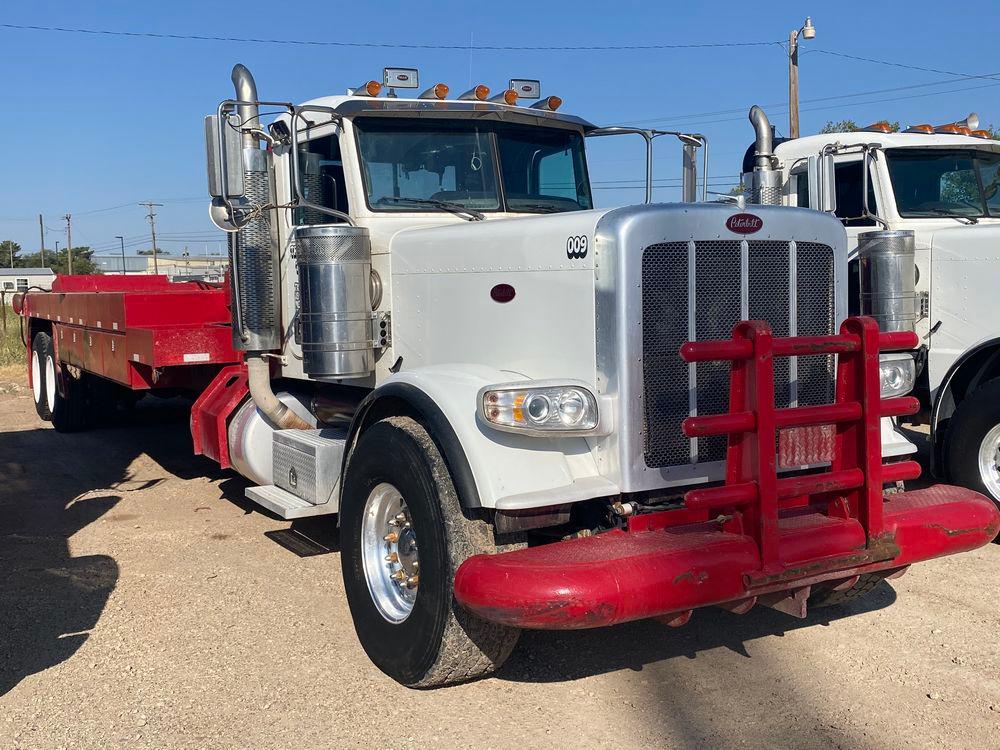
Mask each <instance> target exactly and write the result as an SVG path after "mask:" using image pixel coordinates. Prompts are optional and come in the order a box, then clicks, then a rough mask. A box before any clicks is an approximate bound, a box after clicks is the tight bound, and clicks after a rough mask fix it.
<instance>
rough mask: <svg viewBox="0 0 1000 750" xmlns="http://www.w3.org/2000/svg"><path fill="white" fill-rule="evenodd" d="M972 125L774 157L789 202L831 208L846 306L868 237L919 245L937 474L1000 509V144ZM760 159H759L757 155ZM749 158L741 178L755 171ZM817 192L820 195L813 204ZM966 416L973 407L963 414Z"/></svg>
mask: <svg viewBox="0 0 1000 750" xmlns="http://www.w3.org/2000/svg"><path fill="white" fill-rule="evenodd" d="M977 127H978V117H977V116H976V115H975V114H973V115H970V116H969V118H967V119H966V120H964V121H962V122H958V123H950V124H947V125H942V126H937V127H934V126H931V125H915V126H911V127H908V128H906V129H905V130H904V132H892V129H891V128H890V127H889V126H888V125H887V124H886V123H876V124H874V125H872V126H869V127H867V128H864V129H862V130H860V131H857V132H846V133H824V134H820V135H814V136H807V137H803V138H797V139H794V140H779V141H776V142H775V145H774V149H773V151H774V158H775V168H776V169H777V170H778V171H779V173H780V175H781V177H780V181H781V202H782V203H783V204H784V205H789V206H811V207H814V208H823V207H824V206H822V203H823V196H820V195H816V194H815V193H816V192H820V193H822V192H824V191H830V190H831V188H832V193H833V194H832V195H831V196H829V197H827V199H826V202H827V206H826V207H827V208H828V209H829V208H830V207H831V206H833V208H832V211H831V212H832V213H833V215H835V216H836V217H837V218H839V219H840V220H841V222H842V223H843V224H844V227H845V229H846V231H847V237H848V246H849V258H850V262H851V294H850V301H849V306H850V308H851V310H852V311H857V310H858V309H859V306H860V295H859V287H858V271H859V267H858V246H859V236H860V235H862V234H864V233H866V232H871V231H873V230H889V231H907V232H912V233H913V236H914V249H915V253H914V263H915V273H914V278H913V281H914V287H913V291H914V293H915V297H914V310H913V316H914V330H915V332H916V333H917V335H918V337H919V338H920V347H919V349H918V350H917V352H915V358H916V359H915V367H914V373H915V376H916V381H915V393H916V394H917V395H918V396H919V397H920V398H921V401H922V403H923V406H924V411H925V419H926V421H929V423H930V426H931V433H932V440H933V446H934V451H933V454H932V461H933V467H934V470H935V472H936V473H938V474H940V475H942V476H945V477H949V478H951V479H952V480H953V481H956V482H958V483H960V484H963V485H965V486H968V487H972V488H974V489H976V490H978V491H981V492H985V493H987V494H989V495H990V496H991V497H993V498H994V499H995V500H997V501H998V502H1000V407H998V406H997V399H996V395H997V390H998V388H1000V386H998V385H997V384H996V383H995V382H994V381H995V380H996V378H998V377H1000V328H998V327H997V325H996V324H995V322H994V318H995V316H994V315H993V314H992V313H993V307H992V305H993V292H992V290H993V289H994V288H995V287H996V282H997V274H998V270H997V264H996V258H997V254H996V253H997V249H998V248H1000V190H998V188H1000V141H997V140H995V139H993V138H992V137H991V134H990V132H989V131H986V130H976V129H975V128H977ZM751 150H752V149H751ZM810 157H812V158H813V159H814V160H815V159H816V157H827V158H829V159H830V160H831V161H832V169H831V175H830V178H831V179H830V183H829V185H827V184H824V181H823V180H822V179H821V180H818V181H817V180H815V179H813V180H812V181H810V168H809V166H810ZM751 159H752V155H751V154H749V153H748V156H747V160H746V163H745V164H744V168H745V169H744V171H745V172H750V171H752V164H751ZM811 191H812V194H811ZM963 404H964V406H963Z"/></svg>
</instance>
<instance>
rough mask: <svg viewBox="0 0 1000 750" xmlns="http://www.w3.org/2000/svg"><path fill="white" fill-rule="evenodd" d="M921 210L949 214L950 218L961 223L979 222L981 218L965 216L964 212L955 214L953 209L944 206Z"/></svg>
mask: <svg viewBox="0 0 1000 750" xmlns="http://www.w3.org/2000/svg"><path fill="white" fill-rule="evenodd" d="M921 210H922V211H927V212H928V213H932V214H935V215H936V216H947V217H948V218H949V219H954V220H955V221H957V222H959V223H960V224H978V223H979V219H977V218H976V217H975V216H965V215H964V214H953V213H952V212H951V211H945V210H944V209H943V208H923V209H921Z"/></svg>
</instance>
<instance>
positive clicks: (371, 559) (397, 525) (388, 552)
mask: <svg viewBox="0 0 1000 750" xmlns="http://www.w3.org/2000/svg"><path fill="white" fill-rule="evenodd" d="M361 549H362V557H361V559H362V565H363V567H364V571H365V581H366V582H367V584H368V592H369V593H370V594H371V597H372V602H374V604H375V608H376V609H377V610H378V611H379V614H381V615H382V617H384V618H385V619H386V620H388V621H389V622H391V623H400V622H402V621H403V620H405V619H406V618H407V617H409V616H410V612H412V611H413V603H414V602H415V601H416V600H417V589H418V587H419V584H420V558H419V556H418V554H417V537H416V533H415V532H414V530H413V523H412V521H411V519H410V512H409V509H408V508H407V507H406V502H405V501H404V500H403V495H402V494H401V493H400V491H399V490H397V489H396V488H395V487H393V486H392V485H391V484H389V483H387V482H383V483H382V484H380V485H378V486H377V487H375V489H373V490H372V491H371V493H370V494H369V495H368V499H367V500H366V501H365V510H364V517H363V519H362V523H361Z"/></svg>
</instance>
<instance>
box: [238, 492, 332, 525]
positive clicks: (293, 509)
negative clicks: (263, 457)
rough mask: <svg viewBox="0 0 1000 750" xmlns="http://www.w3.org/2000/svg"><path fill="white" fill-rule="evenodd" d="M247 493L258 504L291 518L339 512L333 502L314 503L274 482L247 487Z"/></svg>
mask: <svg viewBox="0 0 1000 750" xmlns="http://www.w3.org/2000/svg"><path fill="white" fill-rule="evenodd" d="M246 495H247V497H248V498H250V499H251V500H253V501H254V502H255V503H257V504H258V505H262V506H264V507H265V508H267V509H268V510H269V511H272V512H273V513H277V514H278V515H279V516H281V517H282V518H286V519H289V520H291V519H293V518H305V517H307V516H326V515H330V514H331V513H336V512H337V509H336V507H334V505H333V504H332V503H324V504H322V505H313V504H312V503H309V502H306V501H305V500H303V499H302V498H301V497H296V496H295V495H293V494H292V493H291V492H288V491H287V490H283V489H281V487H276V486H275V485H273V484H267V485H263V486H261V487H247V491H246Z"/></svg>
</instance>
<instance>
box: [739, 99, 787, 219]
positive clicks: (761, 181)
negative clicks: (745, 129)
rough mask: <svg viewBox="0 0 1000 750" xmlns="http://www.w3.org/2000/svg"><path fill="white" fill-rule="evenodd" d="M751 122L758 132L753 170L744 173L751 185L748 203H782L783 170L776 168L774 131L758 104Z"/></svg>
mask: <svg viewBox="0 0 1000 750" xmlns="http://www.w3.org/2000/svg"><path fill="white" fill-rule="evenodd" d="M749 116H750V123H751V124H752V125H753V129H754V132H755V133H756V141H755V143H754V167H753V172H751V173H750V174H748V175H744V184H746V185H749V187H750V194H749V196H748V198H747V202H748V203H756V204H758V205H764V206H780V205H781V172H780V171H778V170H776V169H775V168H774V131H773V129H772V128H771V121H770V120H768V119H767V115H766V114H765V113H764V110H763V109H761V108H760V107H758V106H757V105H756V104H755V105H754V106H753V107H751V108H750V115H749Z"/></svg>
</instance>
